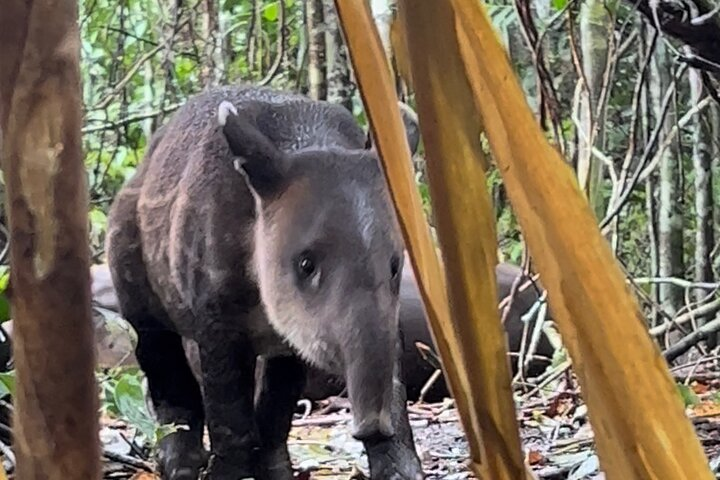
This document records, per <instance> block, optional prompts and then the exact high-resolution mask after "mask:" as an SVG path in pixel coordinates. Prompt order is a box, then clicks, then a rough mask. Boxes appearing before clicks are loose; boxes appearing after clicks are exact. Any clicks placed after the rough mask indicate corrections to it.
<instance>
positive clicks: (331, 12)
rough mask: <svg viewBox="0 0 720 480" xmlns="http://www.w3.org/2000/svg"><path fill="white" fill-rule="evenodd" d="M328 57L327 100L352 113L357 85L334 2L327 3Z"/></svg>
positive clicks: (326, 39) (326, 36)
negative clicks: (352, 74) (354, 81)
mask: <svg viewBox="0 0 720 480" xmlns="http://www.w3.org/2000/svg"><path fill="white" fill-rule="evenodd" d="M325 25H326V35H325V44H326V47H327V49H326V55H327V88H328V92H327V98H328V100H329V101H331V102H333V103H337V104H340V105H342V106H344V107H345V108H347V109H348V110H350V111H351V112H352V109H353V103H352V97H353V93H355V85H354V84H353V82H352V76H351V72H350V59H349V58H348V53H347V47H346V46H345V40H344V39H343V36H342V29H341V28H340V25H339V23H338V16H337V12H336V10H335V5H334V2H333V0H326V1H325Z"/></svg>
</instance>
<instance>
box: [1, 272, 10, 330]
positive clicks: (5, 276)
mask: <svg viewBox="0 0 720 480" xmlns="http://www.w3.org/2000/svg"><path fill="white" fill-rule="evenodd" d="M9 284H10V268H9V267H7V266H5V265H0V323H4V322H7V321H8V320H10V318H12V314H11V312H10V299H9V298H8V296H7V288H8V286H9Z"/></svg>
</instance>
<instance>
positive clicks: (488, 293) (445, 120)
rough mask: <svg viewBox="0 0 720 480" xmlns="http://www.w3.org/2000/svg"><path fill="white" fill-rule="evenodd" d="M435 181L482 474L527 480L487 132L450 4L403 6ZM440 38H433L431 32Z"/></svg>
mask: <svg viewBox="0 0 720 480" xmlns="http://www.w3.org/2000/svg"><path fill="white" fill-rule="evenodd" d="M400 11H401V17H400V18H401V19H402V22H403V24H404V29H403V30H404V31H405V32H406V37H407V38H406V45H407V48H408V53H409V60H410V61H409V64H410V68H411V71H412V78H413V79H414V86H415V98H416V102H417V105H418V113H419V119H420V129H421V131H422V136H423V140H424V142H425V152H426V154H427V169H428V179H429V184H430V192H431V195H432V199H433V210H434V211H435V212H436V218H437V232H438V238H439V241H440V244H441V245H442V251H443V259H444V260H445V271H446V273H447V286H448V295H449V297H450V306H451V313H452V315H453V318H454V320H455V321H454V326H455V329H456V330H457V332H458V339H459V340H460V343H459V345H458V350H459V351H460V353H461V358H460V359H455V358H443V362H457V361H458V360H459V361H460V362H461V365H462V366H463V368H464V369H465V370H466V371H467V374H468V377H469V380H470V384H469V386H470V390H469V391H467V392H465V393H466V395H467V396H468V399H469V402H470V407H471V408H470V412H469V413H470V414H471V416H474V417H475V418H474V421H476V422H477V424H478V426H479V429H480V431H479V433H480V435H481V438H482V444H481V450H480V458H479V459H478V458H477V457H473V458H472V460H473V464H472V467H473V470H474V471H475V473H476V474H477V475H478V476H479V477H481V478H485V479H498V480H500V479H507V480H511V479H512V480H515V479H518V478H523V476H524V475H525V465H524V464H523V458H522V454H521V453H522V450H521V448H520V439H519V437H518V425H517V420H516V412H515V404H514V402H513V397H512V388H511V385H510V370H509V365H508V362H507V353H506V349H505V336H504V330H503V328H502V324H501V322H500V316H499V314H498V310H497V307H496V305H495V301H494V300H495V299H496V298H497V294H496V284H495V265H496V264H497V241H496V233H495V224H494V215H493V212H492V206H491V202H490V196H489V194H488V191H487V187H486V179H485V170H484V168H483V167H484V165H486V160H485V157H484V155H483V153H482V146H481V143H480V123H479V118H478V115H477V112H476V109H475V106H474V104H473V96H472V91H471V90H470V86H469V84H468V81H467V77H466V74H465V68H464V66H463V60H462V58H461V56H460V52H459V50H458V49H457V47H456V48H454V49H452V48H448V43H451V44H452V43H456V40H455V38H456V34H455V18H454V17H455V16H454V10H453V8H452V5H451V4H449V3H448V2H416V1H412V0H401V2H400ZM430 31H432V32H433V34H432V35H428V32H430Z"/></svg>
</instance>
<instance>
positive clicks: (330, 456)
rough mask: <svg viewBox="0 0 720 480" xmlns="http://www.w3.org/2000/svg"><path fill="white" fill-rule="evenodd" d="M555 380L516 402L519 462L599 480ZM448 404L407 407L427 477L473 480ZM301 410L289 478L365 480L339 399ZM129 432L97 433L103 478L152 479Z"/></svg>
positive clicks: (706, 407) (711, 442)
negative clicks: (102, 455) (552, 387)
mask: <svg viewBox="0 0 720 480" xmlns="http://www.w3.org/2000/svg"><path fill="white" fill-rule="evenodd" d="M694 375H695V376H697V377H698V378H700V377H704V378H702V379H701V380H700V381H686V382H685V385H686V387H683V388H681V394H682V395H683V397H685V398H686V404H688V408H687V414H688V417H689V418H690V419H691V420H692V422H693V425H694V426H695V429H696V432H697V434H698V436H699V438H700V440H701V442H702V445H703V447H704V448H705V452H706V454H707V456H708V460H709V462H710V464H711V467H712V468H714V469H717V466H718V464H719V463H720V403H719V402H718V399H719V398H720V394H719V393H718V392H720V381H719V380H718V378H720V376H717V375H712V374H708V373H705V374H703V373H701V372H697V371H696V372H694ZM565 377H566V378H567V380H568V381H569V382H572V381H573V379H572V378H571V376H570V375H569V374H567V373H566V374H565ZM676 378H677V375H676ZM678 380H679V381H681V382H682V380H681V379H678ZM686 380H687V379H686ZM562 383H563V382H559V383H558V384H557V388H556V389H555V392H554V393H548V392H547V391H545V392H541V391H540V390H539V389H535V391H529V392H527V393H526V394H525V395H524V396H519V397H517V398H518V400H519V405H520V408H519V409H518V411H519V417H518V423H519V425H520V428H521V437H522V443H523V449H524V452H525V459H526V461H527V462H528V464H529V465H530V466H531V467H532V470H533V471H534V472H535V474H536V475H537V478H538V479H543V480H561V479H562V480H566V479H569V480H585V479H588V480H590V479H593V480H599V479H604V478H605V477H604V474H603V473H602V472H599V471H598V460H597V456H596V452H595V448H594V442H593V432H592V429H591V428H590V425H589V422H588V421H587V410H586V408H585V406H584V405H583V404H582V400H581V399H580V397H579V395H577V393H576V392H577V390H576V389H575V388H573V389H569V388H568V385H564V386H563V385H562ZM629 394H632V392H629ZM452 403H453V402H452V401H451V400H449V399H448V400H446V401H445V402H444V403H438V404H427V403H423V404H414V405H411V406H410V409H409V414H410V420H411V424H412V427H413V431H414V434H415V440H416V443H417V449H418V452H419V454H420V457H421V459H422V461H423V464H424V470H425V472H426V474H427V479H428V480H440V479H444V480H464V479H473V478H476V477H475V476H474V475H472V474H471V472H470V471H469V470H468V468H467V466H466V460H467V458H468V450H467V444H466V442H465V438H464V434H463V431H462V428H461V425H460V423H459V419H458V415H457V411H456V410H455V409H454V408H453V404H452ZM309 410H310V405H309V404H308V405H307V409H306V412H305V414H304V415H297V416H296V419H295V420H294V424H293V429H292V432H291V436H290V440H289V448H290V453H291V456H292V458H293V461H294V463H295V467H296V469H297V470H298V474H297V477H296V478H297V479H298V480H312V479H318V480H320V479H322V480H330V479H333V480H334V479H363V478H366V477H365V475H367V472H368V469H367V460H366V458H365V456H364V454H363V451H362V446H361V444H360V443H359V442H357V441H355V440H354V439H353V438H352V437H351V436H350V433H349V422H350V415H349V412H348V410H347V401H346V400H345V399H341V398H332V399H328V400H326V401H324V402H319V403H318V404H315V405H313V409H312V411H309ZM130 430H132V429H130V428H129V427H127V426H124V425H123V424H122V423H118V422H117V421H110V420H108V421H107V423H106V426H105V427H104V429H103V440H104V442H105V445H104V447H105V451H106V461H105V479H117V480H120V479H122V480H124V479H132V480H152V479H157V478H158V477H157V476H156V475H155V474H154V473H153V472H154V465H153V463H152V462H151V461H149V460H140V459H139V458H138V457H137V456H136V455H135V454H134V453H133V451H132V448H131V447H130V443H131V442H128V441H126V440H124V439H123V437H124V438H125V439H127V438H129V437H131V436H132V435H131V434H132V432H131V431H130ZM108 457H111V458H108Z"/></svg>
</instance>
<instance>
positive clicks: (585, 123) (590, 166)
mask: <svg viewBox="0 0 720 480" xmlns="http://www.w3.org/2000/svg"><path fill="white" fill-rule="evenodd" d="M610 21H611V18H610V15H609V13H608V11H607V7H606V5H605V2H604V1H603V0H587V1H585V2H583V3H582V4H581V7H580V48H581V50H582V68H583V77H584V79H583V78H581V79H580V80H579V81H580V82H585V85H584V88H582V89H581V93H580V111H579V118H580V130H581V131H580V135H579V138H578V180H579V182H580V185H581V186H582V188H583V190H584V191H585V194H586V195H587V197H588V201H589V202H590V205H591V207H592V208H593V211H594V212H595V215H596V216H597V217H598V218H602V216H603V214H604V205H603V195H602V179H603V173H604V165H603V163H602V162H601V161H600V160H599V159H598V158H596V157H594V156H593V155H592V148H593V146H595V147H598V148H599V149H600V150H601V151H602V150H603V146H604V145H603V144H604V141H603V139H604V136H605V132H604V128H603V125H604V121H603V116H604V112H603V108H602V105H599V100H600V95H601V93H602V88H603V78H604V73H605V68H606V65H607V60H608V34H609V25H610Z"/></svg>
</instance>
